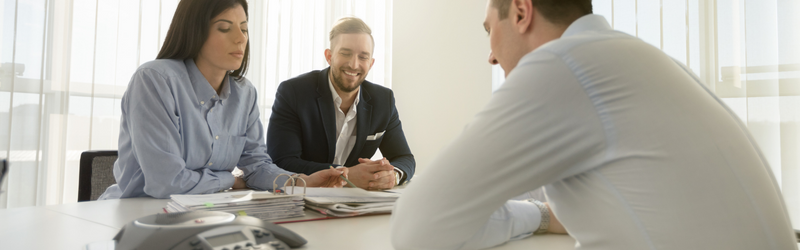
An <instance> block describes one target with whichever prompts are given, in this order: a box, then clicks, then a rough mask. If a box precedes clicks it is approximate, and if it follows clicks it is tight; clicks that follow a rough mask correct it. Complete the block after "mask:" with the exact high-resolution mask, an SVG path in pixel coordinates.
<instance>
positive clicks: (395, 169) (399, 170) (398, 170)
mask: <svg viewBox="0 0 800 250" xmlns="http://www.w3.org/2000/svg"><path fill="white" fill-rule="evenodd" d="M394 171H397V172H398V173H400V179H398V180H397V183H396V184H397V185H400V183H401V180H403V179H405V178H406V173H405V172H403V170H401V169H399V168H397V167H394Z"/></svg>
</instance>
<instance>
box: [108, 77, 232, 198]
mask: <svg viewBox="0 0 800 250" xmlns="http://www.w3.org/2000/svg"><path fill="white" fill-rule="evenodd" d="M173 96H174V94H173V93H172V89H171V88H170V87H169V82H168V80H167V79H166V78H165V77H164V76H163V75H162V74H160V73H158V72H156V71H155V70H153V69H140V70H139V71H137V72H136V73H135V74H134V76H133V78H132V79H131V83H130V87H129V89H128V92H126V97H127V98H126V99H125V100H126V101H125V103H124V104H123V106H125V107H127V110H126V109H123V115H125V116H127V117H126V120H127V124H128V127H129V130H128V132H129V133H130V138H131V144H132V149H133V152H134V156H135V157H136V160H137V161H138V164H139V166H140V167H141V169H142V175H144V182H145V184H144V192H145V193H146V194H147V195H150V196H152V197H155V198H169V196H170V195H171V194H208V193H214V192H218V191H221V190H224V189H228V188H230V187H231V186H233V181H234V177H233V175H232V174H231V173H230V172H227V171H212V170H209V169H208V168H200V169H196V170H190V169H187V168H186V161H185V160H184V159H183V158H182V152H181V147H180V145H179V143H180V141H181V134H180V131H179V129H178V127H179V124H180V120H179V119H180V117H179V114H178V112H177V109H176V106H175V99H174V97H173Z"/></svg>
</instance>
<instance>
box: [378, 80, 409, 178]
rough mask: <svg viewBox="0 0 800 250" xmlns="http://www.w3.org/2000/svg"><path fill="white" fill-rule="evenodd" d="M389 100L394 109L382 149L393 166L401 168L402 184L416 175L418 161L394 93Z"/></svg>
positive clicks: (382, 141)
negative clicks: (410, 146) (404, 128)
mask: <svg viewBox="0 0 800 250" xmlns="http://www.w3.org/2000/svg"><path fill="white" fill-rule="evenodd" d="M389 101H390V107H391V109H392V111H391V114H390V117H389V124H388V125H387V127H386V133H384V135H383V140H381V145H380V149H381V153H382V154H383V156H385V157H386V159H387V160H389V162H391V164H392V166H395V167H396V168H397V169H400V170H401V171H400V173H402V175H403V176H400V178H401V180H400V184H402V183H404V182H405V181H407V180H409V179H411V177H413V176H414V169H415V167H416V164H417V163H416V161H415V160H414V155H413V154H411V149H410V148H409V147H408V141H407V140H406V135H405V133H404V132H403V126H402V124H401V123H400V115H399V114H398V112H397V107H395V99H394V94H393V93H392V94H391V98H390V100H389Z"/></svg>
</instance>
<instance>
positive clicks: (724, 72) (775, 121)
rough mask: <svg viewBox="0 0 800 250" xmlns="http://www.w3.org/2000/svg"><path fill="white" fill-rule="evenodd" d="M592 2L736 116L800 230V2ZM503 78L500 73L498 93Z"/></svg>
mask: <svg viewBox="0 0 800 250" xmlns="http://www.w3.org/2000/svg"><path fill="white" fill-rule="evenodd" d="M592 4H593V6H594V13H595V14H599V15H603V16H605V18H606V19H607V20H608V22H609V23H610V24H611V25H612V26H613V27H614V29H617V30H620V31H623V32H626V33H628V34H631V35H634V36H637V37H639V38H641V39H642V40H644V41H645V42H648V43H650V44H652V45H653V46H655V47H657V48H660V49H662V50H663V51H664V52H665V53H667V54H668V55H670V56H671V57H673V58H675V59H677V60H679V61H681V62H682V63H685V64H686V65H688V66H689V68H691V69H692V71H694V72H695V73H696V74H697V75H698V76H699V77H700V78H701V79H702V81H703V82H704V83H705V84H706V85H707V86H709V87H710V88H711V89H712V90H714V92H715V93H716V94H717V96H719V97H720V98H721V99H722V100H723V101H724V102H725V103H726V104H727V105H728V106H729V107H731V108H732V109H733V110H734V111H735V112H736V114H737V115H738V116H739V118H741V119H742V121H743V122H744V123H745V124H747V127H748V129H749V130H750V133H751V134H752V135H753V137H754V138H755V140H756V141H757V143H758V146H759V147H760V148H761V151H762V152H763V153H764V156H765V157H766V158H767V161H768V162H769V164H770V166H771V167H772V171H773V172H774V173H775V177H776V178H777V181H778V183H779V185H780V187H781V191H782V192H783V195H784V198H785V201H786V205H787V207H788V209H789V213H790V216H791V218H792V220H793V222H794V223H793V224H794V225H800V15H798V13H800V1H798V0H593V1H592ZM502 72H503V71H502V69H500V68H499V67H497V66H495V67H494V75H495V77H494V79H495V80H494V83H493V86H494V88H495V89H496V88H497V87H499V86H500V85H501V84H502V81H503V77H502V75H499V76H498V74H502ZM797 227H800V226H797Z"/></svg>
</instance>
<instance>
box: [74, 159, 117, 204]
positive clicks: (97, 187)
mask: <svg viewBox="0 0 800 250" xmlns="http://www.w3.org/2000/svg"><path fill="white" fill-rule="evenodd" d="M116 161H117V151H85V152H83V153H81V169H80V177H79V180H78V201H93V200H97V198H99V197H100V195H101V194H103V192H105V191H106V188H108V187H109V186H111V185H114V184H116V183H117V180H116V179H114V162H116Z"/></svg>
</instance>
